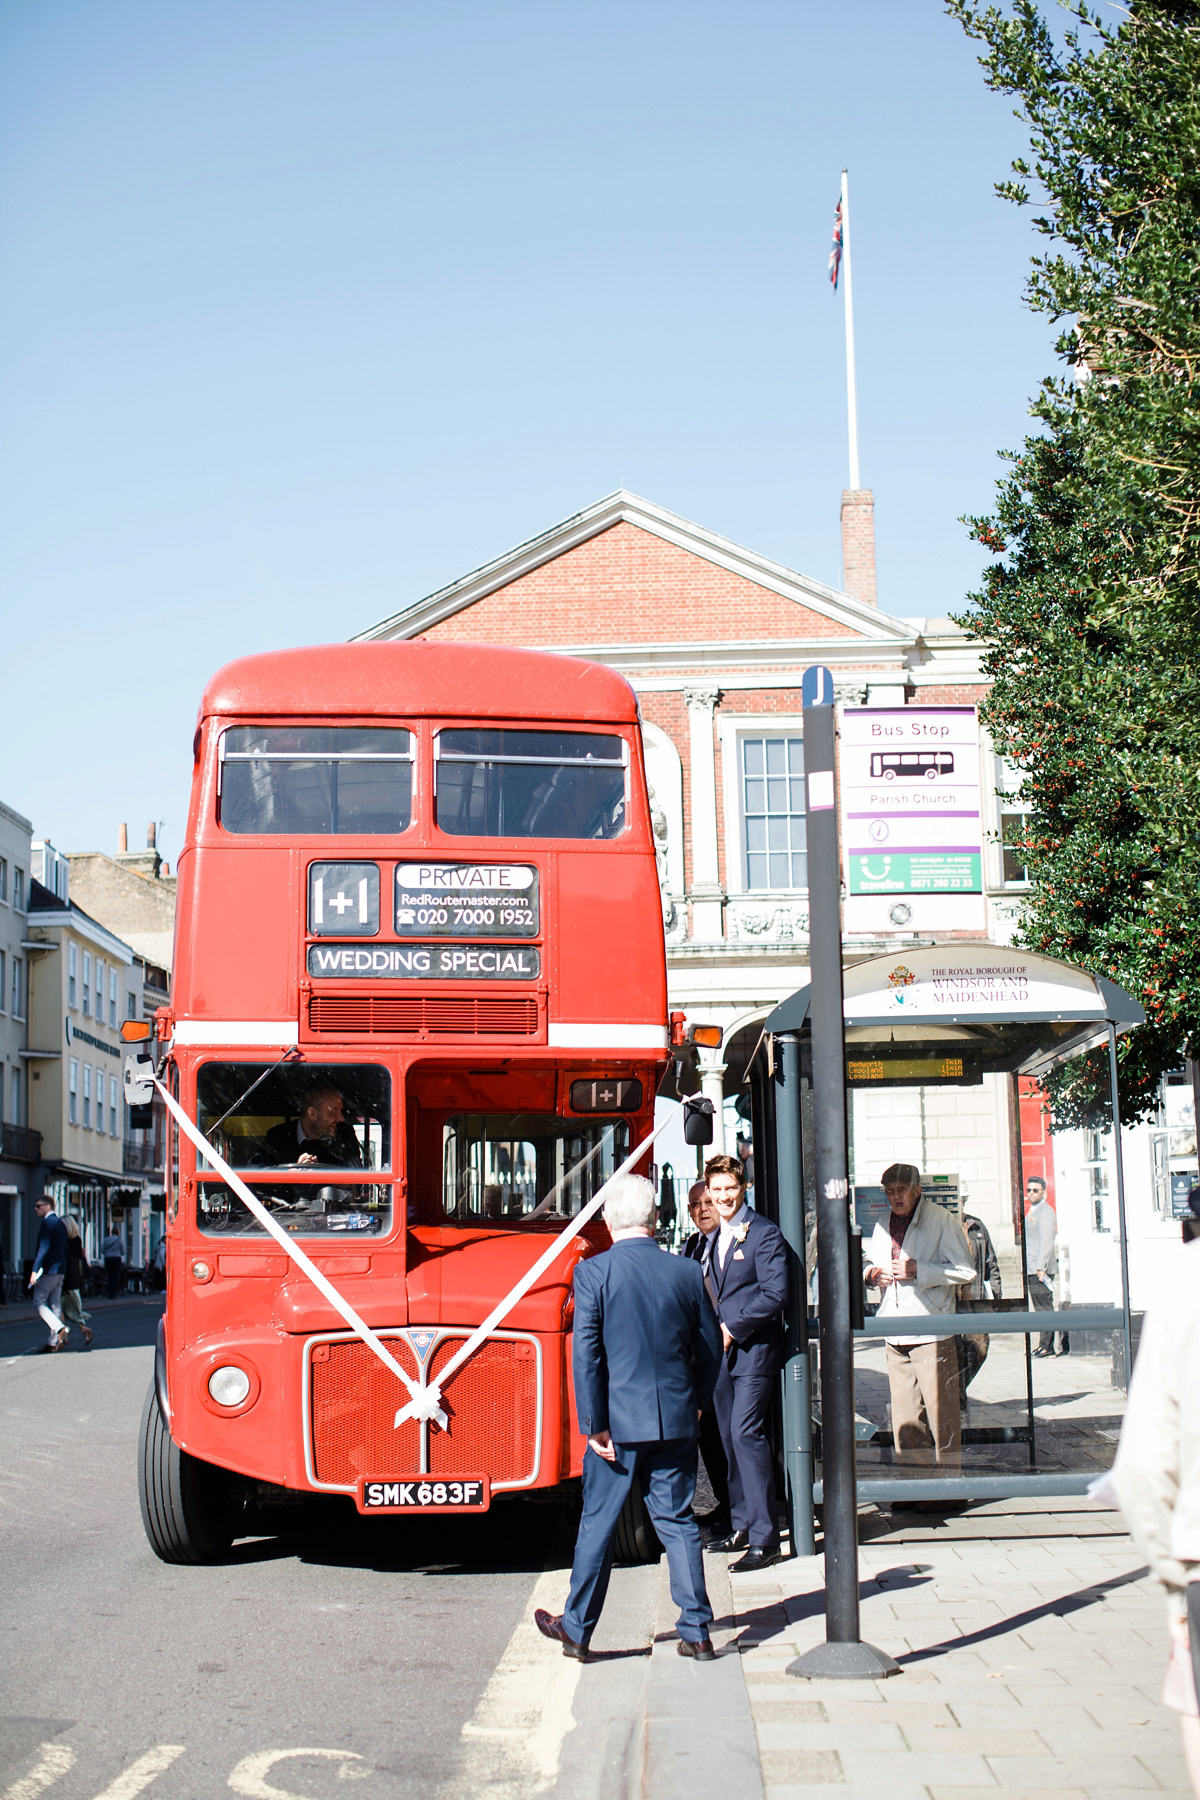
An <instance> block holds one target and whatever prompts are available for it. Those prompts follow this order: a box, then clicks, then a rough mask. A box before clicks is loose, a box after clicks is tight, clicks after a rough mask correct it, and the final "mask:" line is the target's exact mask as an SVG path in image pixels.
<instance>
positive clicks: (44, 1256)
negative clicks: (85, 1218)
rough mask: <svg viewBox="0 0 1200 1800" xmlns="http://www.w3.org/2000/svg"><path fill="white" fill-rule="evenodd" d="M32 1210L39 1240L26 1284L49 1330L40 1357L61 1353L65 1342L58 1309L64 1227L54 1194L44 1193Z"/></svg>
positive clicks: (64, 1259) (63, 1271) (64, 1254)
mask: <svg viewBox="0 0 1200 1800" xmlns="http://www.w3.org/2000/svg"><path fill="white" fill-rule="evenodd" d="M33 1210H34V1211H35V1212H36V1214H37V1216H38V1240H37V1244H36V1246H35V1248H34V1252H33V1271H32V1273H31V1274H30V1277H29V1285H30V1287H31V1288H32V1290H33V1304H34V1305H35V1306H36V1307H37V1309H38V1312H39V1313H40V1314H41V1316H42V1318H43V1319H44V1320H45V1322H46V1324H47V1325H48V1326H49V1328H50V1342H49V1343H48V1344H43V1345H42V1347H41V1349H40V1350H39V1351H38V1355H39V1356H45V1355H46V1354H47V1353H48V1352H50V1351H53V1350H61V1349H62V1347H63V1345H64V1344H65V1343H66V1341H67V1328H66V1326H65V1325H64V1324H63V1321H62V1315H61V1313H59V1311H58V1310H57V1308H58V1297H59V1295H60V1294H61V1293H62V1284H63V1276H64V1275H65V1274H66V1272H67V1228H66V1226H65V1225H64V1224H63V1222H62V1220H61V1219H60V1218H59V1216H58V1214H57V1213H56V1212H55V1210H54V1195H53V1194H43V1195H42V1197H41V1199H40V1200H35V1201H34V1203H33Z"/></svg>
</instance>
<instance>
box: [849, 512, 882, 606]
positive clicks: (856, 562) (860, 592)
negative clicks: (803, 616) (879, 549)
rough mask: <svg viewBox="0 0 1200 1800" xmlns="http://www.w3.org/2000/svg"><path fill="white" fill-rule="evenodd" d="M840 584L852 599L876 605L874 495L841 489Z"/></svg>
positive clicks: (864, 603)
mask: <svg viewBox="0 0 1200 1800" xmlns="http://www.w3.org/2000/svg"><path fill="white" fill-rule="evenodd" d="M842 587H843V589H844V590H845V592H846V593H847V594H849V596H850V598H851V599H852V600H858V601H860V602H861V604H862V605H864V606H878V605H879V601H878V598H877V596H876V593H875V495H874V492H873V491H872V489H871V488H843V489H842Z"/></svg>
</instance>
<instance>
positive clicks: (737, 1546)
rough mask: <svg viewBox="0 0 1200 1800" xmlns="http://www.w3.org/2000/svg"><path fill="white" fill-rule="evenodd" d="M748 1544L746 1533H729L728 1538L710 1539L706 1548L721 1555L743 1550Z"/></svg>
mask: <svg viewBox="0 0 1200 1800" xmlns="http://www.w3.org/2000/svg"><path fill="white" fill-rule="evenodd" d="M749 1542H750V1539H749V1536H748V1535H747V1533H746V1532H744V1531H731V1532H730V1534H729V1536H728V1537H723V1538H712V1539H711V1540H710V1542H709V1543H708V1544H707V1545H706V1548H707V1549H709V1550H720V1551H721V1552H722V1553H725V1552H729V1553H732V1552H733V1551H734V1550H744V1549H745V1548H746V1547H747V1545H748V1544H749Z"/></svg>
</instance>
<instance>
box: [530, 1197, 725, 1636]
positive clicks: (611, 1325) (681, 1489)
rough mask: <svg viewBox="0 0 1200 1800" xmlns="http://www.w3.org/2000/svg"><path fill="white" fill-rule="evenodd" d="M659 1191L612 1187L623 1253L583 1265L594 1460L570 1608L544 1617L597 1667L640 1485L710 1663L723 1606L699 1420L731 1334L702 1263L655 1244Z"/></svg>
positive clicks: (608, 1205)
mask: <svg viewBox="0 0 1200 1800" xmlns="http://www.w3.org/2000/svg"><path fill="white" fill-rule="evenodd" d="M654 1214H655V1195H654V1189H653V1187H652V1186H651V1185H650V1183H649V1182H648V1181H647V1180H645V1179H644V1177H643V1176H641V1175H621V1176H618V1177H617V1179H616V1180H615V1181H613V1182H612V1183H611V1185H610V1187H609V1191H608V1197H607V1199H606V1200H605V1203H604V1222H605V1224H606V1225H607V1226H608V1229H609V1232H610V1234H611V1236H612V1240H613V1243H612V1249H611V1250H606V1251H605V1252H604V1253H603V1254H602V1255H601V1256H594V1257H590V1258H589V1259H588V1260H587V1261H586V1262H581V1263H580V1264H579V1265H578V1266H577V1268H576V1270H575V1341H574V1351H573V1357H572V1368H573V1371H574V1376H575V1406H576V1411H577V1413H578V1417H579V1429H580V1431H582V1432H583V1434H584V1436H585V1437H586V1438H587V1450H586V1452H585V1454H584V1458H583V1518H582V1520H581V1521H580V1525H579V1536H578V1538H577V1540H576V1544H575V1560H574V1563H573V1566H572V1569H571V1591H570V1594H569V1595H568V1598H567V1605H566V1610H565V1611H564V1612H563V1613H562V1614H561V1615H557V1614H554V1613H548V1612H543V1611H541V1610H539V1611H537V1612H535V1614H534V1620H535V1622H536V1624H537V1628H538V1630H539V1631H540V1632H541V1633H542V1635H543V1636H544V1637H548V1638H555V1639H557V1641H558V1642H559V1643H561V1645H562V1647H563V1655H564V1656H573V1657H575V1658H577V1659H578V1661H580V1662H586V1661H587V1655H588V1644H589V1643H590V1642H591V1637H592V1633H593V1631H594V1630H595V1629H596V1622H597V1620H598V1619H599V1617H600V1612H601V1609H602V1607H603V1605H604V1597H605V1594H606V1593H607V1592H608V1578H609V1574H610V1572H611V1569H612V1541H613V1534H614V1532H615V1531H616V1528H617V1520H618V1518H619V1517H620V1514H621V1508H622V1507H623V1506H624V1504H625V1501H626V1498H627V1496H628V1494H629V1492H630V1489H631V1488H632V1486H633V1484H634V1482H635V1481H636V1482H637V1483H638V1484H639V1486H640V1488H641V1490H642V1493H643V1495H644V1496H645V1501H646V1510H647V1512H648V1513H649V1514H650V1517H651V1519H652V1520H653V1522H654V1528H655V1530H656V1531H657V1532H658V1535H659V1539H660V1541H661V1543H662V1546H663V1549H664V1550H665V1551H666V1553H667V1567H668V1569H669V1571H670V1577H671V1598H672V1599H673V1600H674V1602H675V1604H676V1606H678V1608H679V1619H678V1623H677V1626H676V1629H677V1630H678V1633H679V1644H678V1650H679V1654H680V1655H681V1656H691V1657H695V1658H696V1660H697V1661H699V1662H711V1661H712V1658H713V1647H712V1640H711V1638H710V1637H709V1627H710V1625H711V1624H712V1617H713V1614H712V1607H711V1606H710V1605H709V1603H708V1592H707V1589H706V1588H705V1585H704V1552H703V1547H702V1545H701V1542H700V1529H699V1526H698V1525H697V1524H696V1521H695V1519H694V1518H693V1516H692V1498H693V1496H694V1494H695V1491H696V1444H697V1433H698V1429H699V1415H700V1412H701V1409H702V1408H704V1407H706V1406H707V1405H708V1404H709V1402H710V1400H711V1398H712V1391H713V1383H714V1382H715V1380H716V1377H717V1370H718V1367H719V1366H720V1361H721V1336H720V1332H719V1331H718V1329H717V1322H716V1320H715V1318H714V1317H713V1311H712V1307H711V1306H710V1305H709V1302H708V1299H707V1297H706V1295H705V1292H704V1280H703V1276H702V1274H701V1270H700V1265H699V1263H697V1262H695V1261H692V1260H690V1259H685V1258H683V1257H678V1256H668V1255H666V1254H665V1253H664V1252H663V1251H662V1250H660V1249H659V1247H658V1245H657V1244H656V1243H655V1241H654Z"/></svg>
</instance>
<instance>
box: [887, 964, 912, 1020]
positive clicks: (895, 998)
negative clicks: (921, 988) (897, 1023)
mask: <svg viewBox="0 0 1200 1800" xmlns="http://www.w3.org/2000/svg"><path fill="white" fill-rule="evenodd" d="M916 979H917V978H916V976H915V975H914V974H913V972H912V970H911V969H906V968H905V966H904V964H903V963H897V964H896V967H895V968H894V969H893V970H892V972H891V974H890V975H889V976H888V986H889V987H890V988H891V990H892V1005H893V1006H902V1007H904V1008H905V1009H906V1010H908V1009H910V1008H912V1007H915V1006H916V1003H917V997H916V995H915V994H912V993H909V991H908V990H909V989H910V988H911V987H912V985H913V983H914V982H915V981H916Z"/></svg>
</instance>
